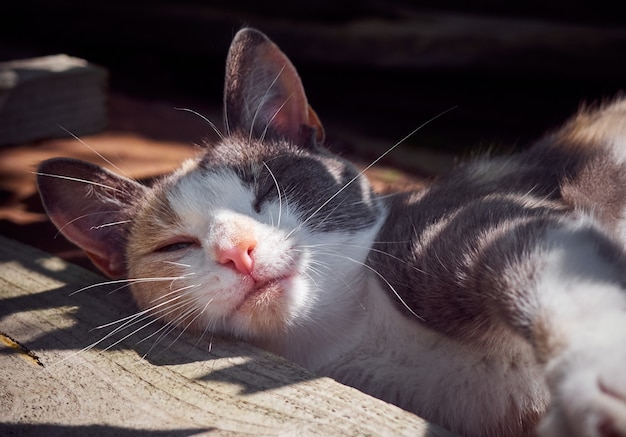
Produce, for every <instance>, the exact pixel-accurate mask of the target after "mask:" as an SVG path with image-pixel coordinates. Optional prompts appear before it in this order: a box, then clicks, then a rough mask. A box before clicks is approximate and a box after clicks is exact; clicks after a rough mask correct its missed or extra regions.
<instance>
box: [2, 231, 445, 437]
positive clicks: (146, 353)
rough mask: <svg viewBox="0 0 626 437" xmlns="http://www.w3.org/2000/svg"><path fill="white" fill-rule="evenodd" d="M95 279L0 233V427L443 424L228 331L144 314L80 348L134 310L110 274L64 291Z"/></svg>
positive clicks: (345, 430) (360, 428)
mask: <svg viewBox="0 0 626 437" xmlns="http://www.w3.org/2000/svg"><path fill="white" fill-rule="evenodd" d="M102 281H104V278H102V277H100V276H99V275H96V274H94V273H91V272H89V271H86V270H84V269H81V268H79V267H77V266H75V265H71V264H68V263H65V262H64V261H62V260H60V259H59V258H56V257H53V256H50V255H48V254H46V253H45V252H41V251H38V250H36V249H34V248H31V247H29V246H25V245H23V244H21V243H18V242H16V241H13V240H10V239H7V238H5V237H2V236H0V331H2V333H3V335H1V336H0V421H1V422H2V423H0V434H2V435H7V434H10V435H14V434H18V435H19V434H23V435H32V434H33V433H45V434H46V435H68V434H81V435H82V434H86V433H97V434H102V433H108V434H114V435H118V434H121V433H123V432H131V431H132V432H143V431H152V432H154V431H159V432H162V433H163V434H166V435H191V434H193V435H197V434H203V433H216V434H218V435H234V434H237V435H245V434H254V435H412V436H445V435H449V434H448V433H447V432H445V431H444V430H442V429H440V428H438V427H436V426H433V425H430V424H428V423H426V422H425V421H423V420H422V419H420V418H418V417H417V416H414V415H412V414H410V413H407V412H405V411H403V410H401V409H399V408H397V407H395V406H393V405H390V404H387V403H385V402H382V401H380V400H378V399H374V398H372V397H370V396H368V395H365V394H363V393H361V392H359V391H357V390H355V389H352V388H349V387H346V386H344V385H341V384H339V383H337V382H335V381H333V380H331V379H329V378H320V377H316V376H314V375H312V374H311V373H309V372H307V371H306V370H303V369H301V368H299V367H298V366H296V365H294V364H292V363H290V362H287V361H286V360H284V359H281V358H280V357H277V356H274V355H272V354H269V353H266V352H264V351H261V350H258V349H256V348H253V347H251V346H249V345H247V344H244V343H240V342H234V341H232V340H226V339H217V338H214V339H212V341H211V345H210V346H211V347H210V350H209V349H208V348H209V345H208V344H207V343H203V342H200V343H198V342H197V340H196V339H194V338H191V337H188V336H186V335H185V334H183V335H180V333H169V334H167V335H165V336H163V337H160V334H161V332H159V327H158V326H156V324H152V325H148V326H147V327H146V328H145V329H143V330H141V331H140V332H137V333H135V334H131V333H132V331H134V330H135V329H137V328H138V326H133V327H129V328H128V329H126V330H122V332H121V333H120V334H119V335H114V336H112V337H111V338H108V339H106V340H105V341H103V342H102V343H99V344H97V345H96V346H95V347H93V348H91V349H88V350H82V349H83V348H85V347H86V346H88V345H90V344H93V343H94V342H97V341H98V340H100V339H102V338H103V337H106V335H107V333H109V332H111V331H112V329H113V328H112V327H109V328H105V329H96V328H97V327H98V326H99V325H102V324H106V323H109V322H112V321H115V320H121V319H124V317H127V316H129V315H131V314H133V312H134V309H133V305H132V303H131V301H130V299H129V296H128V294H127V292H126V289H124V288H121V289H119V285H108V286H98V287H94V288H90V289H87V290H84V291H81V292H79V293H75V294H73V292H75V291H76V290H78V289H80V288H82V287H85V286H88V285H91V284H97V283H100V282H102ZM145 324H148V323H147V322H144V323H142V325H145ZM129 334H131V335H129ZM151 335H152V336H151ZM179 335H180V336H179ZM11 339H12V340H14V341H15V342H13V341H12V340H11ZM142 340H144V341H142ZM118 341H119V343H117V342H118ZM207 342H208V341H207ZM18 343H19V344H18ZM113 344H115V345H114V346H113ZM20 345H21V346H23V349H22V348H21V346H20ZM109 346H110V348H108V347H109ZM81 350H82V351H81ZM27 351H30V355H28V354H27Z"/></svg>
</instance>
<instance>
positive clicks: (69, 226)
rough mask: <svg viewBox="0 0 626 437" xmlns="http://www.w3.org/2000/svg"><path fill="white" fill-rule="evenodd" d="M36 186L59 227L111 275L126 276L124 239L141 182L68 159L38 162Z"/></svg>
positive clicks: (143, 188)
mask: <svg viewBox="0 0 626 437" xmlns="http://www.w3.org/2000/svg"><path fill="white" fill-rule="evenodd" d="M37 185H38V188H39V193H40V196H41V200H42V202H43V205H44V207H45V209H46V212H47V213H48V216H49V217H50V220H52V222H53V223H54V224H55V225H56V227H57V228H58V229H59V231H60V232H61V233H62V234H63V235H65V237H66V238H67V239H68V240H70V241H71V242H73V243H74V244H76V245H77V246H79V247H80V248H81V249H83V250H84V251H85V253H86V254H87V255H88V256H89V258H91V260H92V261H93V263H94V264H95V265H96V266H97V267H98V268H99V269H100V270H102V272H104V273H105V274H106V275H107V276H109V277H111V278H121V277H124V276H125V275H126V257H125V251H126V242H127V239H128V232H129V228H130V222H131V220H132V213H133V209H134V208H133V205H137V203H138V201H139V199H140V198H141V197H143V196H145V193H146V190H147V188H146V187H144V186H143V185H141V184H139V183H137V182H135V181H133V180H131V179H128V178H125V177H122V176H118V175H116V174H114V173H112V172H110V171H108V170H106V169H103V168H102V167H99V166H97V165H94V164H90V163H87V162H84V161H79V160H75V159H68V158H54V159H50V160H47V161H44V162H42V163H41V164H40V165H39V168H38V171H37Z"/></svg>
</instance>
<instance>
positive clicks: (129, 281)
mask: <svg viewBox="0 0 626 437" xmlns="http://www.w3.org/2000/svg"><path fill="white" fill-rule="evenodd" d="M184 277H185V276H165V277H160V278H159V277H153V278H129V279H114V280H111V281H103V282H98V283H96V284H91V285H88V286H86V287H83V288H79V289H78V290H76V291H73V292H72V293H70V296H73V295H75V294H78V293H82V292H83V291H86V290H89V289H91V288H96V287H102V286H106V285H114V284H126V285H130V284H140V283H143V282H160V281H172V280H176V279H180V278H184Z"/></svg>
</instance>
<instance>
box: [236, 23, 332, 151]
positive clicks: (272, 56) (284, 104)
mask: <svg viewBox="0 0 626 437" xmlns="http://www.w3.org/2000/svg"><path fill="white" fill-rule="evenodd" d="M224 116H225V121H226V128H227V131H229V132H234V131H236V130H239V131H240V132H242V133H244V134H245V135H249V134H251V135H252V136H254V137H256V138H263V137H272V136H274V137H276V136H278V137H285V138H288V139H290V140H291V141H293V142H295V143H297V144H303V145H305V144H308V143H310V142H311V141H312V140H313V141H314V142H315V143H317V144H321V143H322V142H323V141H324V128H323V127H322V123H321V122H320V120H319V118H318V117H317V114H315V111H313V109H312V108H311V107H310V106H309V104H308V101H307V98H306V94H305V93H304V88H303V86H302V81H301V80H300V76H299V75H298V72H297V71H296V69H295V67H294V66H293V64H292V63H291V62H290V61H289V59H288V58H287V56H286V55H285V54H284V53H283V52H282V51H281V50H280V49H279V48H278V46H276V44H274V43H273V42H272V41H270V40H269V38H267V37H266V36H265V35H264V34H263V33H261V32H259V31H258V30H255V29H250V28H244V29H242V30H240V31H239V32H237V34H236V35H235V38H234V39H233V42H232V44H231V46H230V50H229V52H228V58H227V60H226V84H225V87H224ZM311 137H313V138H311Z"/></svg>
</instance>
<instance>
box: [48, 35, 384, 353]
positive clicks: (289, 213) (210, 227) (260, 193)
mask: <svg viewBox="0 0 626 437" xmlns="http://www.w3.org/2000/svg"><path fill="white" fill-rule="evenodd" d="M224 118H225V131H226V133H225V134H224V136H223V137H222V139H221V140H220V141H218V142H217V143H213V144H206V146H205V147H204V149H203V151H202V153H201V154H200V155H199V156H198V157H197V158H196V159H193V160H189V161H187V162H185V163H184V164H183V165H182V167H181V168H180V169H178V170H177V171H175V172H174V173H173V174H171V175H168V176H165V177H163V178H162V179H161V180H159V181H158V182H156V183H155V184H153V185H152V186H150V187H147V186H144V185H141V184H140V183H138V182H136V181H133V180H131V179H128V178H126V177H123V176H120V175H117V174H114V173H112V172H110V171H108V170H105V169H103V168H100V167H98V166H96V165H93V164H89V163H86V162H82V161H77V160H72V159H65V158H57V159H52V160H48V161H45V162H43V163H42V164H41V165H40V168H39V171H38V173H39V176H38V186H39V191H40V194H41V198H42V200H43V204H44V206H45V208H46V210H47V212H48V214H49V216H50V219H51V220H52V221H53V222H54V224H55V225H56V226H57V227H58V228H59V230H60V231H61V232H62V233H63V234H64V235H65V236H66V237H67V238H68V239H69V240H70V241H72V242H74V243H75V244H76V245H78V246H80V247H81V248H82V249H83V250H84V251H85V252H86V254H87V255H88V256H89V257H90V258H91V260H92V261H93V262H94V264H95V265H96V266H98V267H99V268H100V269H101V270H102V271H103V272H104V273H105V274H106V275H108V276H110V277H112V278H123V277H125V278H128V280H129V284H130V288H131V291H132V294H133V296H134V298H135V300H136V301H137V303H138V305H139V306H140V307H141V308H143V309H149V310H150V312H151V313H152V314H153V315H154V316H155V317H159V318H162V319H163V320H164V321H166V322H168V323H174V324H177V325H179V326H181V327H182V328H184V329H193V330H195V331H199V332H201V333H202V332H218V333H226V334H231V335H236V336H239V337H243V338H247V339H253V340H257V341H259V342H260V343H265V344H269V345H270V346H271V345H272V344H274V345H275V349H280V347H279V346H276V345H278V344H279V343H280V341H279V339H284V338H289V336H290V333H293V332H296V331H298V330H300V331H302V332H307V333H308V334H307V335H308V336H309V337H311V338H315V337H318V336H325V335H326V336H327V335H331V336H332V335H333V334H334V332H333V331H337V330H340V329H341V328H340V326H338V325H337V324H338V323H342V322H343V321H345V320H347V319H349V314H350V312H351V311H354V310H355V309H356V308H357V307H358V304H357V303H356V302H357V300H358V297H359V294H360V292H361V291H360V287H359V281H360V280H361V277H362V273H361V272H362V271H363V268H362V264H361V263H363V262H364V260H365V258H366V256H367V253H368V250H369V247H370V245H371V242H372V240H373V238H374V236H375V234H376V232H377V229H378V227H379V226H380V223H381V222H382V210H381V206H380V205H379V203H378V201H377V199H376V198H375V196H374V195H373V193H372V190H371V188H370V185H369V184H368V182H367V180H366V179H365V177H364V176H362V175H360V174H359V172H358V171H357V170H356V169H355V168H354V167H353V166H352V165H351V164H350V163H348V162H346V161H344V160H343V159H340V158H338V157H336V156H334V155H332V154H330V153H329V152H328V151H326V150H325V149H324V148H323V145H322V142H323V139H324V129H323V127H322V125H321V123H320V121H319V118H318V117H317V115H316V114H315V112H314V111H313V110H312V109H311V107H310V106H309V104H308V101H307V98H306V95H305V93H304V89H303V87H302V83H301V80H300V78H299V76H298V74H297V72H296V70H295V68H294V67H293V65H292V64H291V62H290V61H289V60H288V59H287V57H286V56H285V55H284V54H283V53H282V52H281V51H280V49H279V48H278V47H277V46H276V45H275V44H274V43H272V42H271V41H270V40H269V39H268V38H267V37H266V36H265V35H263V34H262V33H260V32H258V31H256V30H253V29H243V30H241V31H239V32H238V33H237V35H236V36H235V38H234V40H233V42H232V45H231V48H230V51H229V54H228V58H227V65H226V80H225V89H224ZM335 334H336V333H335Z"/></svg>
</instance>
